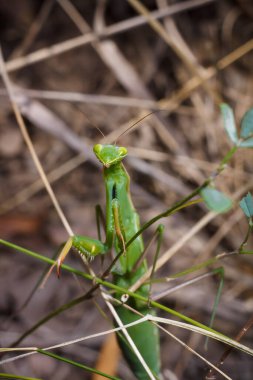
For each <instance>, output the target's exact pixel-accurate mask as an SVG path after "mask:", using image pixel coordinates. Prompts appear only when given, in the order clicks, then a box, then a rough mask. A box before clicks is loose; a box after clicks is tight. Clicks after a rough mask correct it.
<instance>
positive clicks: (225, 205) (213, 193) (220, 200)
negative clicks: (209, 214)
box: [200, 187, 233, 213]
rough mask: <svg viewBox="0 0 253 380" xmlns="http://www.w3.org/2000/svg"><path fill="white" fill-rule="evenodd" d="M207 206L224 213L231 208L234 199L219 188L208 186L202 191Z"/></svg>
mask: <svg viewBox="0 0 253 380" xmlns="http://www.w3.org/2000/svg"><path fill="white" fill-rule="evenodd" d="M200 194H201V196H202V198H203V200H204V202H205V204H206V206H207V207H208V208H209V210H211V211H215V212H218V213H223V212H226V211H228V210H230V209H231V207H232V206H233V202H232V200H231V199H230V198H229V197H228V196H227V195H225V194H224V193H222V192H221V191H219V190H216V189H214V188H212V187H206V188H204V189H203V190H201V192H200Z"/></svg>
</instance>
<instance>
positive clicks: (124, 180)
mask: <svg viewBox="0 0 253 380" xmlns="http://www.w3.org/2000/svg"><path fill="white" fill-rule="evenodd" d="M93 151H94V153H95V155H96V157H97V159H98V160H99V161H100V162H101V163H102V164H103V176H104V183H105V190H106V240H105V242H102V241H100V240H97V239H92V238H89V237H86V236H73V237H70V238H69V240H68V242H67V243H66V245H65V248H64V249H63V250H62V252H61V254H60V256H59V258H58V264H57V265H58V273H59V269H60V266H61V263H62V261H63V260H64V258H65V256H66V254H67V253H68V251H69V249H70V246H72V247H73V248H75V249H76V250H77V251H78V252H79V253H80V254H81V255H84V256H85V257H86V258H88V259H90V258H93V257H95V256H98V255H104V254H106V253H107V252H109V251H110V250H111V249H112V247H113V246H114V248H115V252H116V254H120V252H123V254H122V255H121V256H120V257H119V260H118V262H117V263H116V264H115V265H114V267H113V269H112V273H113V280H114V283H115V284H116V285H118V286H121V287H123V288H126V289H128V288H130V287H131V285H133V284H134V283H135V282H136V281H137V280H138V279H139V278H140V277H141V276H142V275H143V274H144V273H145V272H146V271H147V263H146V260H145V259H143V260H141V256H142V254H143V251H144V244H143V240H142V236H141V235H139V236H138V237H137V238H136V239H135V240H134V241H133V242H132V243H131V244H130V245H129V246H128V247H126V242H127V241H129V240H130V239H131V238H132V237H133V236H134V235H135V234H136V233H137V232H138V231H139V229H140V222H139V215H138V214H137V212H136V210H135V208H134V206H133V203H132V200H131V195H130V188H129V187H130V178H129V175H128V173H127V171H126V169H125V167H124V165H123V164H122V160H123V159H124V158H125V157H126V155H127V149H126V148H125V147H118V146H116V145H109V144H108V145H102V144H96V145H95V146H94V148H93ZM158 233H159V235H160V236H161V235H162V228H161V226H160V227H159V228H158ZM138 292H139V294H141V295H142V296H144V297H147V298H148V297H149V285H147V284H144V285H142V286H141V287H140V289H139V290H138ZM120 297H121V295H120V294H118V295H117V294H116V298H118V299H120ZM129 304H130V306H131V307H133V308H135V309H136V310H138V311H140V312H141V313H142V314H144V315H145V314H147V313H150V312H151V311H150V308H149V307H148V305H147V304H145V303H143V302H142V301H138V300H137V301H129ZM116 311H117V314H118V316H119V318H120V319H121V321H122V323H123V324H128V323H131V322H134V321H135V320H137V319H138V318H139V316H138V315H136V314H134V313H133V312H132V311H131V310H128V309H126V308H125V307H124V306H123V305H120V306H116ZM128 333H129V335H130V337H131V338H132V339H133V341H134V343H135V345H136V347H137V349H138V350H139V352H140V354H141V355H142V357H143V359H144V360H145V362H146V364H147V365H148V367H149V368H150V370H151V371H152V372H153V374H154V376H155V377H157V378H159V374H160V347H159V334H158V329H157V327H156V326H155V325H154V324H151V323H149V322H144V323H142V324H139V325H136V326H133V327H131V328H129V329H128ZM118 341H119V345H120V347H121V349H122V352H123V354H124V356H125V358H126V360H127V362H128V364H129V366H130V367H131V369H132V371H133V373H134V374H135V376H136V378H137V379H139V380H145V379H149V378H150V377H149V376H148V375H147V373H146V371H145V369H144V368H143V366H142V364H141V363H140V362H139V359H138V358H136V355H135V354H134V352H132V350H131V347H130V346H129V344H128V343H127V342H126V340H125V339H124V337H123V336H121V335H120V336H118Z"/></svg>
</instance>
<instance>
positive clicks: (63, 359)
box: [37, 348, 120, 380]
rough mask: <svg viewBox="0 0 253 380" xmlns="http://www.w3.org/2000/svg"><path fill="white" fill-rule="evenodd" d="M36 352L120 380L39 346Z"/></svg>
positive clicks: (112, 379) (113, 379)
mask: <svg viewBox="0 0 253 380" xmlns="http://www.w3.org/2000/svg"><path fill="white" fill-rule="evenodd" d="M37 352H38V353H40V354H42V355H46V356H50V357H51V358H54V359H56V360H59V361H61V362H64V363H67V364H71V365H73V366H74V367H78V368H81V369H84V370H85V371H87V372H91V373H96V374H97V375H101V376H104V377H105V378H107V379H111V380H120V378H119V377H115V376H110V375H107V374H106V373H104V372H101V371H98V370H97V369H94V368H91V367H87V366H86V365H83V364H81V363H78V362H76V361H74V360H71V359H67V358H64V357H62V356H59V355H56V354H52V352H49V351H45V350H41V349H39V348H38V349H37Z"/></svg>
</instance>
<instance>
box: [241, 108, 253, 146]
mask: <svg viewBox="0 0 253 380" xmlns="http://www.w3.org/2000/svg"><path fill="white" fill-rule="evenodd" d="M240 137H241V138H243V139H247V138H249V137H253V108H250V109H249V110H248V111H247V112H246V113H245V115H244V116H243V118H242V121H241V132H240Z"/></svg>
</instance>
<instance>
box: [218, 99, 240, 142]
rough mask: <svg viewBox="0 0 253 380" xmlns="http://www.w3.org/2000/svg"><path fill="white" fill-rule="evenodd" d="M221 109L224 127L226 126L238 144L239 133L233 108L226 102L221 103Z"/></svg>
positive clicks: (232, 138) (230, 136) (231, 137)
mask: <svg viewBox="0 0 253 380" xmlns="http://www.w3.org/2000/svg"><path fill="white" fill-rule="evenodd" d="M220 109H221V114H222V117H223V123H224V128H225V130H226V132H227V134H228V136H229V138H230V140H231V141H232V142H233V143H234V144H237V143H238V135H237V130H236V124H235V118H234V113H233V110H232V108H231V107H229V105H228V104H226V103H222V104H221V105H220Z"/></svg>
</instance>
